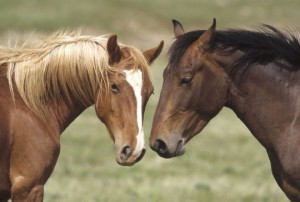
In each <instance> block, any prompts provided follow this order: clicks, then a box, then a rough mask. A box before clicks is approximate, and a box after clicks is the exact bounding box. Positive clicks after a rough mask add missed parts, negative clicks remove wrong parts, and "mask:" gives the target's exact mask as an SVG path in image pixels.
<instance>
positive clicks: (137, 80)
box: [124, 69, 143, 88]
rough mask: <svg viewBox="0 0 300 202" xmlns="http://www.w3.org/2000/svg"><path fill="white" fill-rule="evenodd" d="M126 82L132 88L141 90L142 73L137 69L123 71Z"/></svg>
mask: <svg viewBox="0 0 300 202" xmlns="http://www.w3.org/2000/svg"><path fill="white" fill-rule="evenodd" d="M124 72H125V75H126V80H127V82H128V83H129V84H130V85H131V86H132V87H133V88H139V87H140V88H141V87H142V85H143V73H142V71H141V70H139V69H130V70H124Z"/></svg>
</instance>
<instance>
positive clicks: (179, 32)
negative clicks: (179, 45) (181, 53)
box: [172, 19, 184, 39]
mask: <svg viewBox="0 0 300 202" xmlns="http://www.w3.org/2000/svg"><path fill="white" fill-rule="evenodd" d="M172 23H173V29H174V34H175V38H176V39H178V37H180V36H181V35H183V34H184V29H183V26H182V24H181V23H180V22H178V21H177V20H174V19H173V20H172Z"/></svg>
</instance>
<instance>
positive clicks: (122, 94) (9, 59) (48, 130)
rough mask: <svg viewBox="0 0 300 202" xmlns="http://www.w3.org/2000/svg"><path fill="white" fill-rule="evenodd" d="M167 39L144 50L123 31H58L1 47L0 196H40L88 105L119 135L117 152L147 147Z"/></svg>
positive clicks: (126, 156)
mask: <svg viewBox="0 0 300 202" xmlns="http://www.w3.org/2000/svg"><path fill="white" fill-rule="evenodd" d="M162 47H163V43H162V42H161V43H160V45H159V46H158V47H156V48H153V49H150V50H148V51H145V52H144V54H143V53H141V52H140V51H139V50H137V49H136V48H134V47H129V46H125V45H119V44H118V43H117V36H116V35H113V36H111V37H110V38H109V39H107V38H106V37H105V36H98V37H93V36H80V35H66V34H58V35H57V34H56V35H52V36H51V37H49V38H48V39H46V40H45V41H44V42H43V43H41V44H39V45H38V46H37V47H34V48H31V49H25V48H22V49H11V48H3V47H2V48H1V50H0V201H1V202H4V201H7V200H8V199H9V198H11V199H12V201H30V202H32V201H42V200H43V193H44V184H45V183H46V181H47V179H48V178H49V176H50V175H51V173H52V171H53V168H54V166H55V163H56V160H57V158H58V155H59V151H60V134H61V133H62V132H63V131H64V130H65V128H66V127H67V126H68V125H69V124H70V123H71V122H72V121H73V120H74V119H75V118H76V117H77V116H78V115H79V114H80V113H81V112H82V111H83V110H85V109H86V108H87V107H89V106H91V105H93V104H95V109H96V114H97V115H98V117H99V118H100V120H101V121H102V122H103V123H104V124H105V125H106V127H107V129H108V131H109V134H110V136H111V138H112V139H113V141H114V143H115V149H116V160H117V162H118V163H119V164H121V165H133V164H134V163H136V162H138V161H139V160H140V159H141V158H142V157H143V155H144V153H145V147H144V132H143V127H142V120H143V113H144V109H145V106H146V103H147V101H148V99H149V96H150V95H151V93H152V91H153V86H152V83H151V81H150V78H149V74H148V65H149V64H150V63H152V62H153V60H154V59H155V58H156V57H157V56H158V55H159V54H160V52H161V50H162Z"/></svg>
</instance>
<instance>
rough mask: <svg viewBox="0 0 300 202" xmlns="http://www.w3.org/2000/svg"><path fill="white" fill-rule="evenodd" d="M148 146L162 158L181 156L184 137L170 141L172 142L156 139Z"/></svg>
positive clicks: (183, 151) (183, 150)
mask: <svg viewBox="0 0 300 202" xmlns="http://www.w3.org/2000/svg"><path fill="white" fill-rule="evenodd" d="M150 147H151V149H152V150H154V151H156V152H157V154H158V155H159V156H160V157H163V158H173V157H176V156H182V155H183V154H184V153H185V149H184V139H180V140H178V141H175V142H172V144H167V141H165V140H163V139H156V140H154V141H153V142H152V143H151V144H150Z"/></svg>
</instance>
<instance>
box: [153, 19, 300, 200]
mask: <svg viewBox="0 0 300 202" xmlns="http://www.w3.org/2000/svg"><path fill="white" fill-rule="evenodd" d="M173 25H174V32H175V37H176V41H175V42H174V43H173V45H172V47H171V48H170V51H169V53H170V57H169V63H168V66H167V67H166V69H165V70H164V73H163V78H164V82H163V87H162V91H161V94H160V99H159V104H158V106H157V109H156V112H155V115H154V119H153V126H152V131H151V137H150V146H151V148H152V149H153V150H155V151H156V152H157V153H158V154H159V155H160V156H162V157H165V158H171V157H175V156H179V155H182V154H183V153H184V145H185V144H186V143H187V142H188V141H189V140H191V138H192V137H193V136H195V135H196V134H197V133H199V132H200V131H201V130H202V129H203V128H204V127H205V126H206V125H207V123H208V122H209V121H210V120H211V119H212V118H213V117H214V116H216V115H217V114H218V112H220V110H221V109H222V108H223V107H224V106H226V107H229V108H231V109H232V110H233V111H234V112H235V113H236V115H237V116H238V117H239V119H240V120H241V121H242V122H243V123H244V124H245V125H246V126H247V127H248V128H249V130H250V131H251V132H252V134H253V135H254V136H255V137H256V138H257V140H258V141H259V142H260V143H261V144H262V145H263V146H264V147H265V148H266V151H267V153H268V155H269V158H270V162H271V167H272V172H273V175H274V177H275V179H276V181H277V183H278V185H279V186H280V188H281V189H282V190H283V191H284V193H285V194H286V196H287V197H288V198H289V199H290V200H291V201H300V158H299V157H300V147H299V145H300V134H299V131H300V116H299V115H300V99H299V94H300V87H299V86H300V71H299V70H300V57H299V56H300V41H299V37H298V36H296V35H295V34H292V33H290V32H282V31H280V30H278V29H276V28H274V27H272V26H269V25H264V26H262V27H260V28H259V29H258V30H256V31H249V30H239V29H229V30H221V31H216V30H215V26H216V23H215V20H214V23H213V25H212V26H211V27H210V28H209V29H208V30H199V31H191V32H188V33H185V32H184V29H183V27H182V25H181V24H180V23H179V22H178V21H176V20H173Z"/></svg>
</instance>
